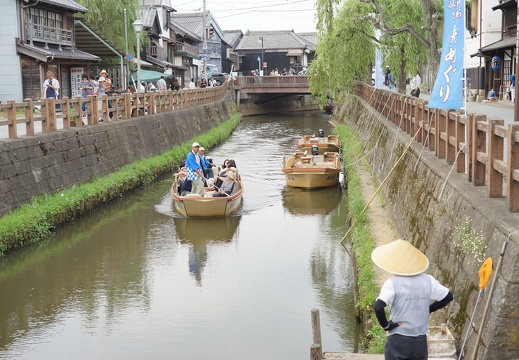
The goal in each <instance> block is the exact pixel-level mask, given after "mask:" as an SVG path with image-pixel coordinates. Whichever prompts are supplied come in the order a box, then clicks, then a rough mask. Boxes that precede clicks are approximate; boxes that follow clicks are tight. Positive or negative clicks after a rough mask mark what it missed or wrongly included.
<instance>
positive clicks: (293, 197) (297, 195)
mask: <svg viewBox="0 0 519 360" xmlns="http://www.w3.org/2000/svg"><path fill="white" fill-rule="evenodd" d="M282 196H283V206H284V207H285V209H287V210H288V211H289V212H290V213H292V214H294V215H297V214H321V215H326V214H329V213H330V212H331V211H332V210H333V209H336V208H337V205H339V203H340V202H341V197H342V189H341V187H340V186H333V187H329V188H322V189H315V190H307V189H300V188H293V187H290V186H287V187H286V188H285V189H284V190H283V194H282Z"/></svg>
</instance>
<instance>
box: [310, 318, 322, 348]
mask: <svg viewBox="0 0 519 360" xmlns="http://www.w3.org/2000/svg"><path fill="white" fill-rule="evenodd" d="M311 319H312V340H313V342H314V345H315V344H318V345H319V349H320V351H319V352H320V356H321V357H320V358H322V347H323V343H322V341H321V319H320V316H319V309H312V312H311ZM312 346H313V345H312Z"/></svg>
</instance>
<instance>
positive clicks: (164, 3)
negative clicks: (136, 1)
mask: <svg viewBox="0 0 519 360" xmlns="http://www.w3.org/2000/svg"><path fill="white" fill-rule="evenodd" d="M144 5H145V6H150V7H163V8H166V9H171V10H174V9H173V8H172V7H171V1H170V0H144Z"/></svg>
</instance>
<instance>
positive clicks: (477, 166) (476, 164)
mask: <svg viewBox="0 0 519 360" xmlns="http://www.w3.org/2000/svg"><path fill="white" fill-rule="evenodd" d="M486 119H487V117H486V116H485V115H475V116H474V127H473V130H472V162H473V165H472V179H473V180H474V186H483V185H485V170H486V169H485V167H486V165H485V164H483V163H482V162H481V161H479V159H478V153H479V152H483V153H486V151H487V137H486V135H487V134H486V133H485V132H484V131H482V130H479V128H478V123H479V122H480V121H486Z"/></svg>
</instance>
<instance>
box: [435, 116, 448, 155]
mask: <svg viewBox="0 0 519 360" xmlns="http://www.w3.org/2000/svg"><path fill="white" fill-rule="evenodd" d="M448 117H449V111H448V110H443V109H439V111H438V117H437V118H436V119H437V122H436V140H437V142H436V144H437V147H436V156H437V157H438V158H439V159H445V155H446V153H447V144H446V136H447V119H448Z"/></svg>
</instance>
